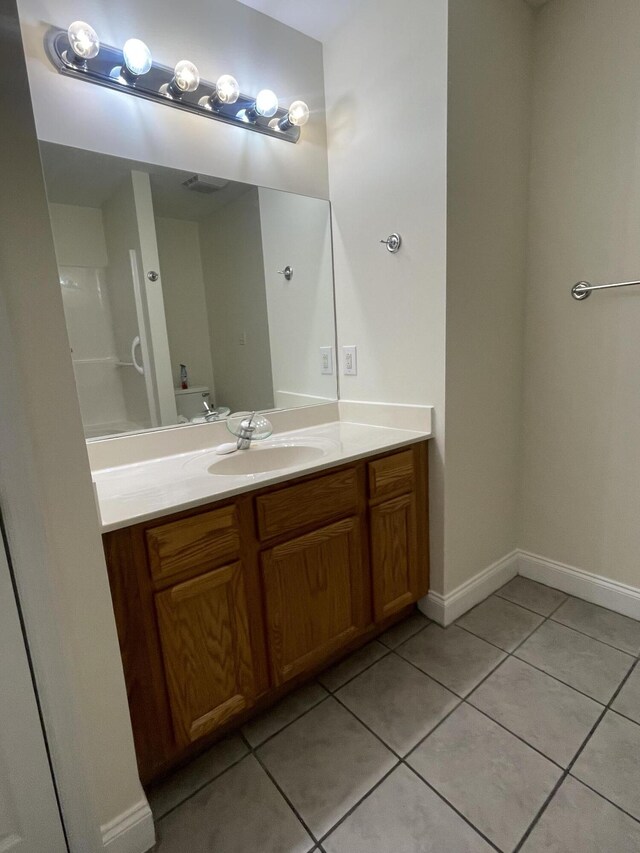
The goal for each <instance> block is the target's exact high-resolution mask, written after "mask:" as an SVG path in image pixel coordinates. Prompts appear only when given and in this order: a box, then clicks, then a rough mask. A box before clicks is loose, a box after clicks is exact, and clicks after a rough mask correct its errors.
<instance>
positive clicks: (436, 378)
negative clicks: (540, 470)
mask: <svg viewBox="0 0 640 853" xmlns="http://www.w3.org/2000/svg"><path fill="white" fill-rule="evenodd" d="M353 5H354V14H353V16H352V17H351V19H350V20H347V21H345V23H344V24H343V26H341V28H340V29H339V31H338V32H336V34H335V35H334V36H333V37H331V38H330V39H329V41H328V42H327V43H326V44H325V46H324V62H325V80H326V98H327V129H328V146H329V179H330V187H331V201H332V207H333V224H334V233H333V237H334V253H335V254H334V263H335V277H336V308H337V318H338V349H340V348H341V347H342V346H344V345H351V344H355V345H356V346H357V347H358V375H357V376H344V375H342V373H341V375H340V396H341V397H342V398H343V399H347V400H360V401H362V400H365V401H366V400H369V401H377V402H388V403H394V402H397V403H417V404H433V405H435V407H436V408H435V431H436V443H435V445H433V446H432V457H431V544H432V582H433V584H434V586H435V587H436V589H440V590H441V589H442V584H443V577H442V572H443V494H442V489H443V485H442V480H443V470H442V466H443V454H444V432H443V429H444V420H443V417H444V347H445V342H444V341H445V337H444V336H445V285H446V282H445V261H446V257H445V229H446V133H447V127H446V122H447V118H446V110H447V103H446V97H447V96H446V89H447V0H429V2H425V0H400V2H399V3H396V4H395V5H394V6H393V9H392V10H391V9H390V7H389V4H388V3H386V2H382V0H367V2H361V3H360V4H357V3H355V4H353ZM392 231H398V232H400V234H401V235H402V237H403V240H404V245H403V247H402V250H401V251H400V252H399V253H398V254H397V255H391V254H389V253H388V252H387V251H386V249H385V247H384V246H382V245H380V242H379V241H380V240H381V239H382V238H384V237H387V235H388V234H390V233H391V232H392ZM339 364H341V360H340V358H339Z"/></svg>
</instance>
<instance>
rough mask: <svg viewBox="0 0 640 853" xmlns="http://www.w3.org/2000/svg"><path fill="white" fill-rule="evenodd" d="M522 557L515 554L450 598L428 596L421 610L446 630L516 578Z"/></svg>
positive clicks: (490, 568)
mask: <svg viewBox="0 0 640 853" xmlns="http://www.w3.org/2000/svg"><path fill="white" fill-rule="evenodd" d="M518 557H519V552H518V551H512V552H511V553H510V554H507V555H506V556H504V557H502V559H500V560H498V561H497V562H495V563H492V564H491V565H490V566H487V568H486V569H483V570H482V571H481V572H479V573H478V574H477V575H474V577H472V578H471V579H470V580H468V581H466V582H465V583H463V584H461V585H460V586H459V587H457V588H456V589H454V590H453V591H452V592H450V593H448V594H447V595H444V596H443V595H440V594H439V593H437V592H430V593H428V595H427V596H425V598H423V599H422V601H420V602H418V607H419V608H420V610H421V611H422V612H423V613H424V614H425V616H428V617H429V619H433V621H434V622H437V623H438V624H439V625H444V626H445V627H446V626H447V625H450V624H451V623H452V622H455V620H456V619H458V618H459V617H460V616H462V614H463V613H466V612H467V610H471V608H472V607H475V606H476V604H480V602H481V601H484V599H485V598H487V597H488V596H489V595H491V593H493V592H495V591H496V590H497V589H500V587H501V586H504V584H506V583H507V582H508V581H510V580H511V579H512V578H514V577H515V576H516V575H517V574H518Z"/></svg>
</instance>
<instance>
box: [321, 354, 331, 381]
mask: <svg viewBox="0 0 640 853" xmlns="http://www.w3.org/2000/svg"><path fill="white" fill-rule="evenodd" d="M320 373H325V374H327V375H328V376H331V375H332V374H333V347H320Z"/></svg>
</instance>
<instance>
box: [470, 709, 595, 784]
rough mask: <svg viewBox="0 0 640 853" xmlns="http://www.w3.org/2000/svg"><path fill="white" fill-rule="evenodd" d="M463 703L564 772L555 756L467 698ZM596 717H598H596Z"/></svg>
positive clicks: (562, 766)
mask: <svg viewBox="0 0 640 853" xmlns="http://www.w3.org/2000/svg"><path fill="white" fill-rule="evenodd" d="M464 704H465V705H468V706H469V707H470V708H473V710H474V711H478V713H480V714H482V716H483V717H486V718H487V719H488V720H490V721H491V722H492V723H495V724H496V726H499V727H500V728H501V729H504V731H505V732H507V733H508V734H510V735H511V736H512V737H514V738H516V740H519V741H520V742H521V743H523V744H524V745H525V746H528V747H529V749H532V750H533V751H534V752H537V753H538V755H540V756H542V758H545V759H546V760H547V761H549V762H550V763H551V764H553V765H555V767H557V768H558V770H561V771H562V772H563V773H564V771H565V769H566V768H565V767H564V765H562V764H560V763H559V762H557V761H556V760H555V758H550V757H549V756H548V755H547V754H546V753H544V752H542V750H541V749H538V747H537V746H533V744H531V743H529V741H528V740H525V739H524V738H523V737H522V736H521V735H519V734H516V732H512V731H511V729H510V728H508V727H507V726H505V725H504V723H501V722H500V720H496V719H495V718H494V717H492V716H491V714H488V713H487V712H486V711H483V710H482V708H478V706H477V705H474V704H472V703H471V702H469V701H468V700H465V702H464ZM598 719H600V718H598Z"/></svg>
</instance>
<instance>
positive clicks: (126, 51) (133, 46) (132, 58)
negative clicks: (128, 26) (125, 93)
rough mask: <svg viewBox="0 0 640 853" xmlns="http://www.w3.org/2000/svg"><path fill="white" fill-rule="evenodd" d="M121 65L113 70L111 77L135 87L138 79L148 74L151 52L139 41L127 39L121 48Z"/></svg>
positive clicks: (151, 60) (151, 62) (151, 58)
mask: <svg viewBox="0 0 640 853" xmlns="http://www.w3.org/2000/svg"><path fill="white" fill-rule="evenodd" d="M122 59H123V62H122V65H121V66H120V68H114V69H113V72H112V74H113V76H114V77H116V78H121V79H122V80H123V81H124V82H125V83H128V84H130V85H132V86H133V85H135V83H136V82H137V80H138V77H142V75H143V74H148V73H149V71H150V70H151V66H152V65H153V57H152V56H151V51H150V50H149V48H148V47H147V46H146V44H145V43H144V42H143V41H140V39H127V41H126V42H125V43H124V47H123V48H122Z"/></svg>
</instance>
